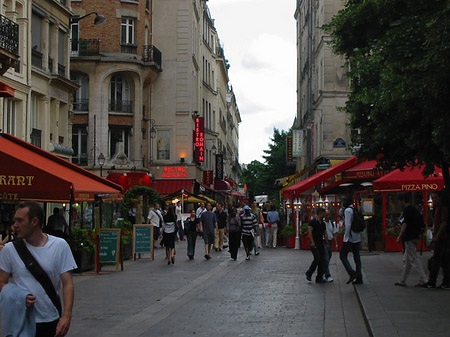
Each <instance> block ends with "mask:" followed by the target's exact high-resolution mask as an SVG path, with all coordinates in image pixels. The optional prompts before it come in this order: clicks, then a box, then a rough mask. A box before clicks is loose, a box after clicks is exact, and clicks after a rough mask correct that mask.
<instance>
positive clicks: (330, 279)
mask: <svg viewBox="0 0 450 337" xmlns="http://www.w3.org/2000/svg"><path fill="white" fill-rule="evenodd" d="M326 281H327V282H333V281H334V280H333V278H332V277H331V276H328V277H327V279H326Z"/></svg>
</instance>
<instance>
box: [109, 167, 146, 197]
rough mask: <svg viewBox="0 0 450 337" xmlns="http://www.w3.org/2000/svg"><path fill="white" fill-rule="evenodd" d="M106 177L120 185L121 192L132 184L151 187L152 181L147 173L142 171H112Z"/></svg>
mask: <svg viewBox="0 0 450 337" xmlns="http://www.w3.org/2000/svg"><path fill="white" fill-rule="evenodd" d="M106 179H108V180H111V181H113V182H115V183H116V184H118V185H120V186H122V188H123V193H125V192H126V191H128V190H129V189H130V188H132V187H134V186H147V187H152V181H151V179H150V176H149V175H148V174H147V173H142V172H123V173H121V172H112V173H110V174H108V176H107V177H106Z"/></svg>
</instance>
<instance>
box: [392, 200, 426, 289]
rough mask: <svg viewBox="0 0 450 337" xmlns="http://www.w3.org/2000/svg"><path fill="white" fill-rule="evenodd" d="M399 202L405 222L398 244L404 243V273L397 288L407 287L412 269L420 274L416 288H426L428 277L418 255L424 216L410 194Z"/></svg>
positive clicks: (397, 283) (396, 283)
mask: <svg viewBox="0 0 450 337" xmlns="http://www.w3.org/2000/svg"><path fill="white" fill-rule="evenodd" d="M398 200H399V202H400V204H401V206H402V207H403V222H402V227H401V229H400V234H399V235H398V237H397V243H399V242H400V241H401V242H402V243H403V247H404V252H403V263H404V264H403V272H402V276H401V278H400V281H397V282H395V283H394V284H395V285H396V286H401V287H404V286H406V279H407V278H408V275H409V272H410V270H411V267H414V269H416V270H417V272H418V273H419V276H420V278H419V283H417V284H416V287H424V286H425V282H426V281H427V276H426V274H425V272H424V271H423V268H422V264H421V262H420V259H419V256H418V255H417V244H418V243H419V238H420V235H421V234H422V230H423V229H422V228H421V227H422V224H423V221H422V215H421V214H420V213H419V211H418V210H417V209H415V208H414V207H413V206H412V205H411V195H410V194H409V193H402V194H400V196H399V197H398Z"/></svg>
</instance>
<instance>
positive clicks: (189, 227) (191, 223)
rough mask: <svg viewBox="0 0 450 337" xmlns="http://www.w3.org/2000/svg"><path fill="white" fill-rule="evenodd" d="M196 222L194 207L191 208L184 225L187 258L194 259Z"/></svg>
mask: <svg viewBox="0 0 450 337" xmlns="http://www.w3.org/2000/svg"><path fill="white" fill-rule="evenodd" d="M198 223H199V221H198V218H197V217H196V215H195V209H193V210H192V211H191V214H190V215H189V218H187V219H186V221H185V225H184V229H185V233H186V235H187V256H188V257H189V260H193V259H194V254H195V242H196V241H197V227H198Z"/></svg>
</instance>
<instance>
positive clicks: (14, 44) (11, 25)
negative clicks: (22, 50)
mask: <svg viewBox="0 0 450 337" xmlns="http://www.w3.org/2000/svg"><path fill="white" fill-rule="evenodd" d="M18 60H19V25H18V24H17V23H15V22H13V21H11V20H9V19H8V18H7V17H5V16H3V15H0V65H1V66H2V67H1V68H0V75H2V74H4V73H5V72H6V71H7V70H8V68H9V67H15V65H16V62H17V61H18Z"/></svg>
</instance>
